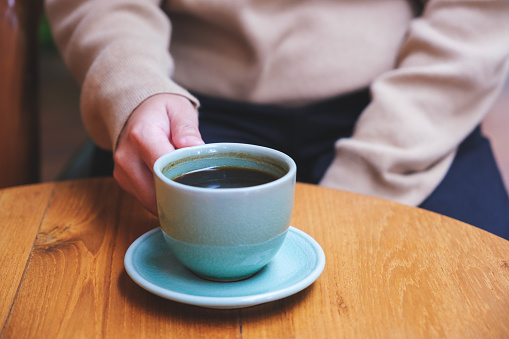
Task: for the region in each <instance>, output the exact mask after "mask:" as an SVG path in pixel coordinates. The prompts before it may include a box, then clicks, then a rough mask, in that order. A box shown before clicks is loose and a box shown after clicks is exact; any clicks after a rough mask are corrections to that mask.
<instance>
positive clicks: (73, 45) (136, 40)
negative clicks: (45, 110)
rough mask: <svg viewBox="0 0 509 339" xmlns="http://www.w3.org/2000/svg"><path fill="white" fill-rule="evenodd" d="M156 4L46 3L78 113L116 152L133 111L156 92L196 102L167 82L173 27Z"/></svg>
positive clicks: (121, 0) (126, 0) (123, 0)
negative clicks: (76, 94) (77, 93)
mask: <svg viewBox="0 0 509 339" xmlns="http://www.w3.org/2000/svg"><path fill="white" fill-rule="evenodd" d="M159 2H160V1H141V0H108V1H102V0H88V1H65V0H46V11H47V13H48V18H49V20H50V22H51V24H52V30H53V34H54V36H55V40H56V43H57V45H58V46H59V49H60V51H61V53H62V55H63V58H64V60H65V62H66V64H67V65H68V67H69V69H70V70H71V72H72V73H73V74H74V76H75V77H76V79H77V81H78V82H79V83H80V84H81V85H82V96H81V110H82V115H83V121H84V124H85V127H86V128H87V130H88V132H89V134H90V135H91V137H92V138H93V139H94V140H95V142H96V143H97V144H99V145H100V146H102V147H105V148H114V147H115V145H116V142H117V139H118V136H119V134H120V132H121V130H122V128H123V126H124V124H125V122H126V121H127V119H128V117H129V115H130V114H131V113H132V111H133V110H134V109H135V108H136V107H137V106H138V105H139V104H140V103H141V102H143V101H144V100H145V99H146V98H148V97H150V96H152V95H154V94H157V93H175V94H180V95H184V96H186V97H188V98H189V99H190V100H194V102H195V104H196V105H197V102H196V100H195V99H194V98H193V97H192V96H191V95H190V94H189V93H187V91H185V90H184V89H182V88H181V87H180V86H178V85H177V84H175V83H174V82H173V81H172V80H171V75H172V73H173V70H174V65H173V60H172V58H171V56H170V55H169V52H168V47H169V42H170V34H171V26H170V23H169V20H168V18H167V16H166V15H165V13H164V12H163V11H162V10H161V9H160V8H159Z"/></svg>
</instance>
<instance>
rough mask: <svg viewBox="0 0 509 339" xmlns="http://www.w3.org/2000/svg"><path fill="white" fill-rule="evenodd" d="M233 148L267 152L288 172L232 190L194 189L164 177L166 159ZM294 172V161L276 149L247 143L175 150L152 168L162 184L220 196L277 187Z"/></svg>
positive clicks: (295, 166)
mask: <svg viewBox="0 0 509 339" xmlns="http://www.w3.org/2000/svg"><path fill="white" fill-rule="evenodd" d="M233 147H234V148H235V149H232V150H231V151H244V150H245V151H253V150H258V151H262V152H268V153H270V154H267V155H268V156H275V157H278V158H279V159H280V160H282V161H284V162H286V164H287V165H288V172H287V173H285V174H284V175H283V176H282V177H280V178H277V179H276V180H274V181H271V182H268V183H265V184H261V185H256V186H248V187H233V188H222V189H210V188H206V187H195V186H190V185H186V184H182V183H179V182H176V181H174V180H172V179H170V178H168V177H166V176H165V175H164V174H163V169H164V167H165V166H166V165H168V164H169V162H170V161H168V158H173V157H175V156H178V155H179V154H182V153H183V154H186V153H189V155H199V154H200V150H205V149H206V150H210V149H213V148H222V149H226V148H233ZM181 158H182V157H181ZM181 158H179V159H181ZM296 171H297V165H296V164H295V161H294V160H293V159H292V158H291V157H290V156H289V155H287V154H286V153H283V152H281V151H278V150H276V149H273V148H269V147H265V146H259V145H253V144H247V143H234V142H219V143H210V144H203V145H198V146H190V147H185V148H179V149H177V150H174V151H171V152H168V153H166V154H164V155H162V156H160V157H159V158H158V159H157V160H156V162H155V163H154V166H153V173H154V176H156V177H157V178H158V179H159V180H161V181H162V182H164V183H165V184H167V185H169V186H173V187H176V188H180V189H187V190H191V191H202V192H209V193H211V194H222V193H226V192H232V191H235V192H239V191H250V190H259V189H262V188H270V187H272V186H275V185H279V184H280V183H281V182H283V181H286V180H291V178H292V177H293V178H295V174H296Z"/></svg>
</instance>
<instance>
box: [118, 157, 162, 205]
mask: <svg viewBox="0 0 509 339" xmlns="http://www.w3.org/2000/svg"><path fill="white" fill-rule="evenodd" d="M113 176H114V177H115V180H116V181H117V182H118V183H119V185H120V187H122V188H123V189H124V190H125V191H127V192H128V193H129V194H131V195H132V196H134V197H135V198H136V199H138V201H139V202H140V203H141V204H142V205H143V207H145V208H146V209H147V210H148V211H150V212H151V213H152V214H154V215H157V210H156V200H155V190H154V182H153V177H152V172H151V171H150V170H149V168H148V167H146V166H145V164H144V163H134V164H131V165H130V166H129V167H128V168H125V167H122V166H120V165H117V164H116V163H115V167H114V170H113ZM133 178H135V179H134V180H133Z"/></svg>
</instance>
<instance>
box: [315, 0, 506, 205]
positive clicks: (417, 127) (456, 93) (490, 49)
mask: <svg viewBox="0 0 509 339" xmlns="http://www.w3.org/2000/svg"><path fill="white" fill-rule="evenodd" d="M507 41H509V2H508V1H430V2H429V3H428V5H427V8H426V9H425V12H424V14H423V16H422V17H421V18H418V19H416V20H414V22H413V23H412V26H411V28H410V31H409V34H408V37H407V40H406V42H405V44H404V45H403V47H402V49H401V51H400V54H399V62H398V67H397V68H396V69H395V70H394V71H391V72H387V73H386V74H384V75H382V76H381V77H379V78H378V79H377V80H376V81H375V82H374V83H373V85H372V95H373V99H372V103H371V104H370V105H369V106H368V107H367V109H366V110H365V111H364V112H363V114H362V116H361V118H360V120H359V121H358V124H357V126H356V129H355V132H354V135H353V137H352V138H350V139H344V140H339V141H338V142H337V145H336V150H337V154H336V158H335V160H334V162H333V164H332V166H331V167H330V169H329V170H328V172H327V173H326V175H325V177H324V179H323V180H322V182H321V184H323V185H327V186H332V187H336V188H340V189H345V190H352V191H360V192H362V193H365V194H369V195H375V196H381V197H384V198H389V199H392V200H396V201H399V202H402V203H406V204H410V205H418V204H420V203H421V202H422V201H423V200H424V199H425V198H426V197H427V196H428V195H429V194H430V193H431V192H432V191H433V190H434V188H435V187H436V186H437V185H438V184H439V183H440V181H441V180H442V178H443V177H444V175H445V174H446V172H447V170H448V168H449V165H450V164H451V162H452V160H453V158H454V154H455V150H456V148H457V147H458V145H459V144H460V143H461V141H462V140H463V139H464V138H465V137H466V136H467V135H468V134H469V133H470V132H471V131H472V130H473V129H474V128H475V127H476V126H477V125H478V124H479V123H480V122H481V121H482V119H483V118H484V116H485V115H486V114H487V113H488V112H489V110H490V108H491V106H492V104H493V103H494V101H495V99H496V97H497V95H498V93H499V91H500V88H501V86H502V85H503V83H504V79H505V75H506V74H507V69H508V66H509V65H508V55H509V45H508V44H507Z"/></svg>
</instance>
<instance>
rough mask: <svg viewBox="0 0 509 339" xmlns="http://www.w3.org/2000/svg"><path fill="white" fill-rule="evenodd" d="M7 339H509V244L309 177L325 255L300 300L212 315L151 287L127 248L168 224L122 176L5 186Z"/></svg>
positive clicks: (0, 317)
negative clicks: (129, 265)
mask: <svg viewBox="0 0 509 339" xmlns="http://www.w3.org/2000/svg"><path fill="white" fill-rule="evenodd" d="M0 220H1V225H2V226H1V231H2V233H1V237H0V300H1V303H0V321H1V323H0V331H1V332H0V337H1V338H95V337H106V338H156V337H171V338H178V337H184V338H196V337H206V338H240V337H242V338H331V337H334V338H336V337H345V338H370V337H377V338H381V337H382V338H383V337H389V338H397V337H411V338H412V337H414V338H423V337H426V338H428V337H440V338H442V337H448V338H472V337H476V338H503V337H505V338H507V337H509V242H508V241H506V240H503V239H501V238H499V237H496V236H494V235H492V234H489V233H487V232H484V231H482V230H479V229H477V228H475V227H472V226H469V225H466V224H464V223H461V222H458V221H455V220H452V219H449V218H447V217H443V216H440V215H438V214H434V213H430V212H427V211H423V210H420V209H418V208H411V207H406V206H403V205H400V204H397V203H392V202H389V201H385V200H381V199H375V198H370V197H366V196H362V195H357V194H351V193H346V192H341V191H336V190H331V189H324V188H320V187H317V186H313V185H304V184H298V185H297V191H296V201H295V211H294V215H293V220H292V225H293V226H295V227H297V228H299V229H301V230H303V231H305V232H306V233H308V234H310V235H311V236H312V237H314V238H315V239H316V240H317V241H318V242H319V243H320V244H321V246H322V248H323V249H324V251H325V255H326V258H327V263H326V266H325V270H324V272H323V273H322V275H321V276H320V277H319V278H318V280H317V281H316V282H315V283H314V284H313V285H311V286H310V287H309V288H307V289H305V290H303V291H302V292H299V293H297V294H295V295H293V296H290V297H288V298H285V299H282V300H278V301H274V302H270V303H266V304H262V305H258V306H254V307H249V308H244V309H233V310H214V309H207V308H201V307H197V306H191V305H185V304H180V303H177V302H174V301H170V300H166V299H163V298H160V297H158V296H156V295H153V294H151V293H149V292H147V291H145V290H144V289H142V288H141V287H139V286H138V285H136V284H135V283H134V282H133V281H132V280H131V279H130V278H129V276H128V275H127V274H126V271H125V269H124V266H123V259H124V254H125V252H126V250H127V248H128V247H129V245H130V244H131V243H132V242H133V241H134V240H135V239H137V238H138V237H139V236H141V235H142V234H144V233H145V232H147V231H149V230H151V229H153V228H155V227H158V222H157V220H156V218H154V217H153V216H151V215H150V214H148V213H147V212H146V211H144V210H143V209H142V207H141V205H139V204H138V203H137V202H136V201H135V200H134V199H133V198H131V197H130V196H128V195H127V194H126V193H124V192H123V191H122V190H121V189H120V188H119V187H118V185H117V184H116V183H115V182H114V180H113V179H111V178H101V179H88V180H79V181H69V182H59V183H45V184H38V185H31V186H19V187H15V188H8V189H3V190H0Z"/></svg>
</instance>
